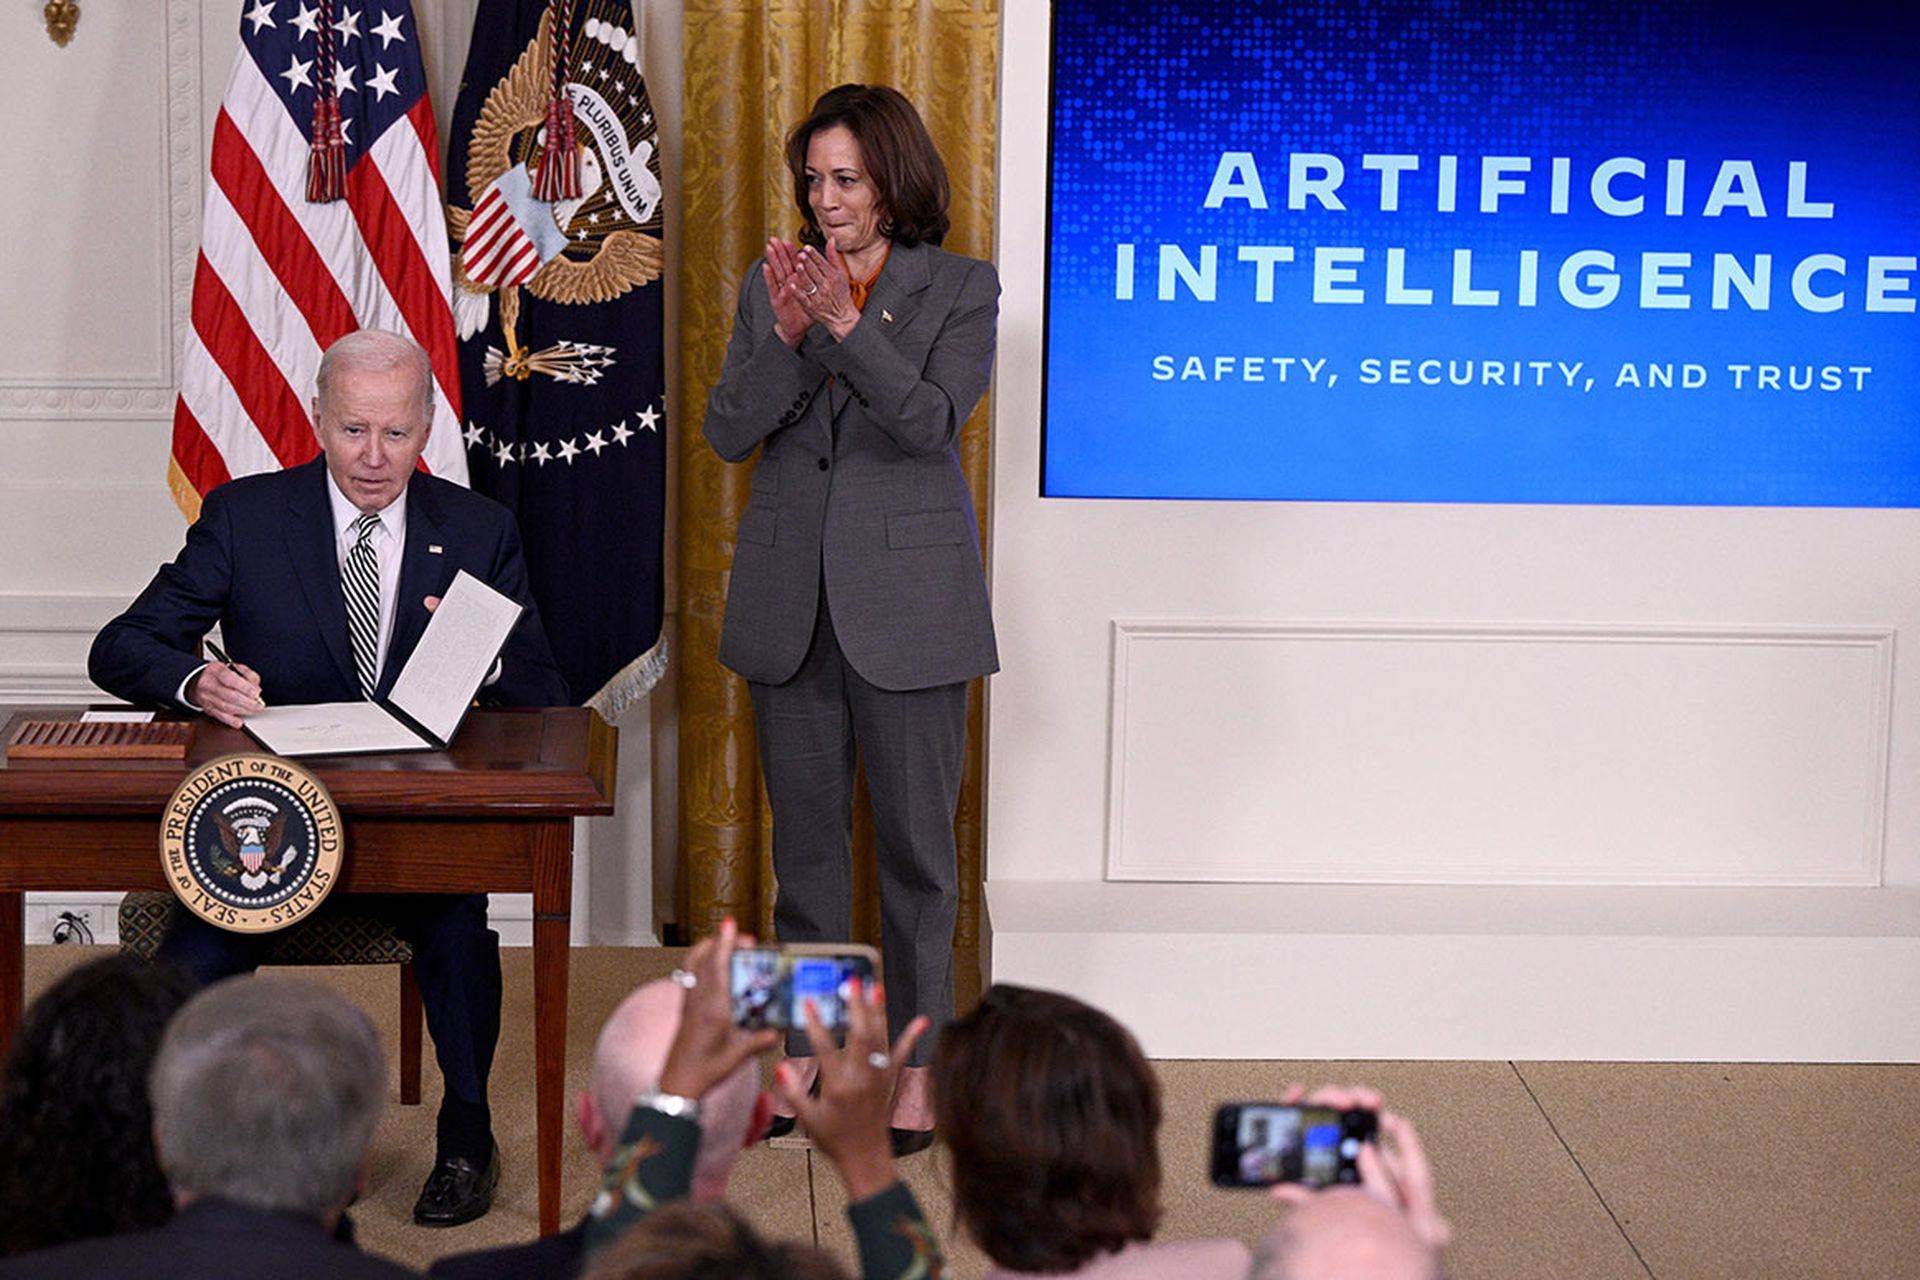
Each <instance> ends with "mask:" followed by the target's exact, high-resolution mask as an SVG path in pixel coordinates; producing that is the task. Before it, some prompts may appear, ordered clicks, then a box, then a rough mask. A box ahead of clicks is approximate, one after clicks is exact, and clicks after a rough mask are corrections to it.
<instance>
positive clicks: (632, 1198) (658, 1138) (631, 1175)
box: [587, 1107, 700, 1258]
mask: <svg viewBox="0 0 1920 1280" xmlns="http://www.w3.org/2000/svg"><path fill="white" fill-rule="evenodd" d="M699 1153H700V1126H699V1125H697V1124H695V1123H694V1122H693V1121H691V1120H686V1119H683V1118H681V1117H679V1116H667V1115H662V1114H660V1113H659V1112H658V1111H655V1110H654V1109H653V1108H652V1107H635V1108H634V1109H633V1111H632V1113H631V1114H630V1115H628V1117H627V1127H626V1128H625V1129H624V1130H622V1131H621V1134H620V1144H619V1145H618V1146H617V1147H615V1148H614V1149H613V1159H612V1161H611V1162H609V1163H608V1165H607V1171H606V1174H605V1176H604V1177H603V1178H602V1179H601V1182H600V1194H599V1195H597V1196H595V1197H594V1201H593V1212H592V1214H591V1221H590V1222H589V1223H588V1225H587V1256H588V1257H589V1258H591V1257H592V1256H593V1255H594V1254H596V1253H598V1252H599V1251H600V1250H601V1249H603V1248H605V1247H606V1246H607V1245H608V1244H610V1243H612V1242H613V1241H614V1240H617V1239H618V1238H619V1237H620V1236H621V1235H622V1234H623V1233H624V1232H625V1231H626V1230H627V1229H628V1228H630V1227H632V1226H633V1224H634V1223H636V1222H638V1221H640V1219H642V1218H644V1217H646V1216H647V1215H648V1214H649V1213H652V1212H653V1211H654V1210H655V1209H657V1208H659V1207H660V1206H661V1205H663V1204H670V1203H672V1202H673V1201H675V1200H684V1199H685V1198H686V1197H687V1193H688V1191H689V1190H691V1188H692V1187H693V1162H694V1158H695V1157H696V1156H697V1155H698V1154H699Z"/></svg>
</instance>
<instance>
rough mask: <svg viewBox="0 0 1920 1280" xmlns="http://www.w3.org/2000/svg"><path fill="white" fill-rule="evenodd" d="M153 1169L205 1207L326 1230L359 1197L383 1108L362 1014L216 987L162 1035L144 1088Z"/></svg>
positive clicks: (267, 991)
mask: <svg viewBox="0 0 1920 1280" xmlns="http://www.w3.org/2000/svg"><path fill="white" fill-rule="evenodd" d="M151 1092H152V1096H153V1123H154V1141H155V1145H156V1146H157V1147H158V1150H159V1157H160V1167H161V1168H162V1169H163V1170H165V1172H166V1175H167V1182H168V1185H170V1186H171V1187H172V1188H173V1193H174V1198H175V1200H176V1201H177V1202H178V1203H180V1204H186V1203H188V1202H190V1201H194V1200H201V1199H209V1200H223V1201H226V1202H228V1203H232V1204H238V1205H244V1206H247V1207H249V1208H253V1209H263V1210H268V1211H276V1212H283V1213H296V1214H302V1215H305V1216H307V1217H312V1218H318V1219H320V1220H322V1221H327V1222H330V1221H331V1220H332V1219H333V1218H334V1217H335V1216H336V1215H337V1214H338V1213H339V1211H340V1210H342V1209H344V1208H345V1207H346V1206H347V1205H348V1204H349V1203H350V1202H351V1201H352V1200H353V1198H354V1196H355V1195H356V1194H357V1192H358V1191H359V1189H360V1185H361V1182H362V1179H363V1177H364V1172H365V1162H366V1155H367V1148H368V1146H369V1145H370V1144H371V1143H372V1141H373V1130H374V1126H375V1125H376V1124H377V1123H378V1122H379V1119H380V1111H381V1109H382V1108H383V1107H384V1106H385V1105H386V1100H387V1067H386V1060H385V1058H384V1057H383V1056H382V1054H381V1051H380V1039H379V1037H378V1036H377V1035H376V1034H375V1032H374V1029H373V1026H372V1024H371V1023H369V1022H368V1021H367V1018H366V1015H365V1014H363V1013H361V1012H360V1010H358V1009H356V1008H355V1007H354V1006H353V1005H351V1004H349V1003H348V1002H347V1001H346V1000H345V999H343V998H342V997H340V996H338V995H336V994H334V993H333V992H332V991H329V990H328V989H327V988H325V987H322V986H319V985H317V984H315V983H310V982H304V981H298V980H293V979H286V978H259V977H253V976H247V977H239V978H229V979H227V980H226V981H224V982H218V983H215V984H214V985H213V986H211V987H208V988H207V989H206V990H205V991H203V992H201V993H200V994H199V995H197V996H195V997H194V998H193V999H192V1000H190V1001H188V1002H187V1005H186V1007H185V1008H183V1009H181V1010H180V1012H179V1014H178V1015H176V1016H175V1018H174V1020H173V1022H172V1024H171V1025H170V1026H169V1027H168V1028H167V1034H166V1037H165V1038H164V1039H163V1040H162V1041H161V1044H160V1053H159V1056H158V1057H157V1058H156V1059H155V1060H154V1064H153V1075H152V1082H151Z"/></svg>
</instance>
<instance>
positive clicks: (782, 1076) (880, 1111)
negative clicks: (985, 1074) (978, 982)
mask: <svg viewBox="0 0 1920 1280" xmlns="http://www.w3.org/2000/svg"><path fill="white" fill-rule="evenodd" d="M850 995H851V998H850V999H849V1000H848V1001H847V1041H846V1044H845V1045H844V1046H843V1047H840V1048H836V1047H835V1046H834V1043H833V1037H832V1035H831V1034H829V1032H828V1031H827V1029H826V1028H825V1027H823V1026H821V1025H820V1019H819V1018H818V1016H817V1015H816V1011H815V1008H814V1005H813V1003H812V1002H811V1001H809V1002H808V1004H807V1006H806V1009H805V1011H804V1012H805V1021H806V1030H807V1043H808V1044H809V1045H811V1046H812V1049H813V1053H814V1060H815V1061H817V1062H818V1063H819V1064H820V1095H819V1097H817V1098H816V1097H809V1096H808V1094H807V1091H806V1090H805V1089H802V1088H800V1087H799V1073H798V1072H797V1070H796V1069H795V1068H794V1067H793V1066H792V1064H791V1063H787V1062H783V1063H781V1064H780V1066H779V1068H778V1069H777V1070H776V1071H775V1072H774V1088H775V1090H777V1091H778V1093H779V1094H780V1100H781V1101H782V1102H784V1103H785V1104H786V1105H787V1106H788V1107H790V1108H792V1109H793V1113H794V1114H795V1115H797V1116H798V1117H799V1118H800V1123H801V1124H803V1125H805V1126H806V1128H807V1133H808V1134H809V1135H810V1136H811V1137H812V1138H813V1145H814V1146H815V1147H817V1148H818V1149H819V1150H820V1152H821V1154H823V1155H824V1156H826V1157H827V1159H828V1160H829V1161H831V1162H832V1163H833V1167H834V1168H835V1169H836V1170H838V1171H839V1173H840V1179H841V1181H842V1182H844V1183H846V1186H847V1195H848V1197H849V1198H850V1199H852V1200H856V1201H858V1200H865V1199H867V1198H868V1197H869V1196H874V1195H878V1194H879V1193H880V1192H882V1191H885V1190H886V1189H887V1188H888V1187H890V1186H892V1185H893V1184H894V1183H895V1182H896V1181H898V1180H899V1179H898V1175H896V1174H895V1172H894V1168H893V1140H892V1138H891V1137H890V1135H889V1133H888V1129H887V1126H888V1124H889V1122H890V1121H891V1118H892V1109H893V1089H894V1085H895V1084H896V1083H897V1082H898V1080H899V1078H900V1066H901V1064H902V1063H903V1062H905V1061H906V1058H907V1055H908V1054H910V1053H912V1052H913V1046H914V1045H915V1044H917V1043H918V1042H919V1040H920V1037H921V1036H922V1035H924V1034H925V1033H926V1030H927V1019H926V1018H924V1017H920V1018H915V1019H914V1020H913V1021H912V1022H910V1023H908V1024H907V1028H906V1030H904V1031H902V1032H901V1033H900V1038H899V1039H897V1040H895V1041H894V1042H893V1044H892V1045H891V1046H889V1045H888V1044H887V1001H886V991H885V989H884V988H883V987H882V986H881V984H880V983H878V982H863V981H862V980H861V979H859V978H855V979H852V990H851V992H850Z"/></svg>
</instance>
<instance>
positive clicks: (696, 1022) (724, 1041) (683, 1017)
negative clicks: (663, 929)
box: [660, 916, 780, 1098]
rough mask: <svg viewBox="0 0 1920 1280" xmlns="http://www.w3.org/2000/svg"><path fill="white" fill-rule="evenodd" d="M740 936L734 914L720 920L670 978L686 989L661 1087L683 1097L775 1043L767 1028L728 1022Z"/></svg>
mask: <svg viewBox="0 0 1920 1280" xmlns="http://www.w3.org/2000/svg"><path fill="white" fill-rule="evenodd" d="M743 941H744V942H748V943H751V942H752V939H751V938H743V937H742V936H741V935H740V933H739V931H738V929H737V927H736V926H735V925H734V922H733V918H732V917H731V916H729V917H727V918H726V919H725V920H722V921H721V922H720V931H719V933H717V934H716V935H715V936H713V937H711V938H705V939H702V940H701V941H700V942H697V943H695V944H694V946H693V949H692V950H691V951H689V952H688V953H687V958H686V962H685V963H684V964H683V965H682V967H681V969H680V970H679V971H678V972H677V973H676V975H675V980H676V981H678V982H679V983H680V985H681V986H683V987H685V988H686V990H687V997H686V1002H685V1004H683V1005H682V1006H681V1010H680V1029H679V1031H678V1032H676V1033H675V1035H674V1037H673V1047H672V1048H670V1049H669V1050H668V1051H667V1061H666V1065H665V1066H663V1067H662V1068H661V1069H660V1091H661V1092H662V1093H670V1094H675V1095H677V1096H679V1097H683V1098H699V1097H703V1096H704V1095H705V1094H706V1092H707V1091H708V1090H709V1089H711V1088H713V1087H714V1086H715V1085H717V1084H719V1083H720V1082H721V1081H722V1080H725V1079H726V1078H727V1077H728V1076H730V1075H732V1074H733V1073H734V1070H735V1068H737V1067H738V1066H739V1065H740V1064H741V1063H743V1062H745V1061H746V1060H747V1059H748V1058H751V1057H753V1056H754V1055H755V1054H758V1053H764V1052H765V1051H766V1050H768V1049H771V1048H773V1047H774V1046H775V1045H776V1044H778V1043H780V1037H779V1035H778V1034H777V1033H776V1032H772V1031H747V1030H742V1029H741V1028H739V1027H736V1026H735V1025H734V1023H733V1004H732V1001H731V1000H730V999H729V998H728V991H727V974H728V971H729V969H730V968H731V967H732V960H733V952H734V948H735V947H736V946H737V945H738V944H739V943H741V942H743Z"/></svg>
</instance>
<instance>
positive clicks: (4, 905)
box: [0, 893, 27, 1055]
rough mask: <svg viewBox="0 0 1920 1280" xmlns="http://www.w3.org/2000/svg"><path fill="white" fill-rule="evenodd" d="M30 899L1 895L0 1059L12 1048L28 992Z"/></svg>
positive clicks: (24, 896)
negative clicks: (28, 915)
mask: <svg viewBox="0 0 1920 1280" xmlns="http://www.w3.org/2000/svg"><path fill="white" fill-rule="evenodd" d="M26 909H27V895H25V894H24V893H0V1055H4V1054H5V1053H6V1051H7V1048H8V1046H10V1045H12V1044H13V1033H14V1031H15V1029H16V1028H18V1027H19V1025H20V1011H21V1008H22V1006H23V1003H24V1001H25V1000H26V989H27V949H26V942H27V922H26V916H25V914H24V913H25V912H26Z"/></svg>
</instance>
